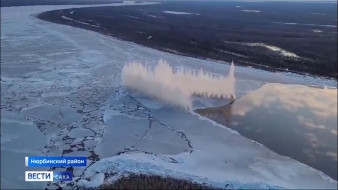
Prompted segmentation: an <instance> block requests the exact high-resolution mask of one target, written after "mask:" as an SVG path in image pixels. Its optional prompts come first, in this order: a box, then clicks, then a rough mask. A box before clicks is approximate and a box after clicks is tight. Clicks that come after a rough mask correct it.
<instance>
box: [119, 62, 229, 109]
mask: <svg viewBox="0 0 338 190" xmlns="http://www.w3.org/2000/svg"><path fill="white" fill-rule="evenodd" d="M234 71H235V67H234V64H233V63H232V64H231V67H230V71H229V74H228V75H227V76H220V75H215V74H211V73H208V72H204V71H203V70H202V69H201V70H199V71H197V70H189V69H183V68H181V69H176V70H174V69H173V68H172V67H171V66H170V65H169V64H168V63H166V62H165V61H163V60H160V61H159V62H158V64H157V65H156V66H155V67H154V68H151V67H149V66H147V65H144V64H141V63H137V62H132V63H128V64H126V65H125V66H124V68H123V69H122V83H123V85H125V86H126V87H128V88H131V89H135V90H138V91H141V92H143V93H144V94H146V95H148V96H153V97H156V98H157V99H159V100H162V101H165V102H168V103H170V104H172V105H175V106H181V107H183V108H185V109H191V107H192V99H191V96H193V95H198V96H205V97H211V98H235V77H234Z"/></svg>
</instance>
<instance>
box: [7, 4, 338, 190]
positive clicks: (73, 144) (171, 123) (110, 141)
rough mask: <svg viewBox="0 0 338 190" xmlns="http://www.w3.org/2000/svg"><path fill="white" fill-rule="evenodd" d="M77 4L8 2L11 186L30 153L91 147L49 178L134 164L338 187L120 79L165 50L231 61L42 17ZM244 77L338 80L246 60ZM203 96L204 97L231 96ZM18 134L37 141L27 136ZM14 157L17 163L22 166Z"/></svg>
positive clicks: (112, 174)
mask: <svg viewBox="0 0 338 190" xmlns="http://www.w3.org/2000/svg"><path fill="white" fill-rule="evenodd" d="M134 4H136V3H133V2H125V3H121V4H112V5H109V6H119V5H134ZM137 5H138V6H141V5H142V4H140V3H137ZM91 6H93V5H91ZM72 7H83V6H78V5H64V6H26V7H6V8H4V7H2V8H1V42H2V44H1V45H2V47H1V71H2V72H1V89H2V91H1V109H2V117H1V123H2V128H1V130H7V132H4V133H3V131H2V133H1V134H2V136H1V139H2V142H1V144H2V147H1V151H2V152H1V153H2V159H1V162H2V163H1V170H2V171H1V172H2V175H1V177H2V178H1V182H2V183H1V187H2V188H5V187H9V185H10V187H11V188H20V187H23V186H22V185H23V184H25V183H24V182H23V179H22V178H20V174H22V176H23V174H24V170H25V168H24V157H25V156H41V155H48V156H52V155H58V156H61V155H64V156H75V155H76V156H81V155H82V156H87V157H88V163H90V164H89V165H88V166H87V168H77V169H74V175H75V176H74V179H75V181H74V184H72V183H66V182H59V183H49V184H47V186H48V187H50V188H54V187H59V186H65V187H71V186H72V185H75V186H87V187H88V186H92V187H97V186H98V185H101V184H102V183H104V182H110V181H112V180H116V179H118V178H119V177H120V176H121V175H123V174H125V173H128V172H136V173H146V174H158V175H170V176H172V177H178V178H185V179H191V180H193V181H199V182H206V183H210V184H212V185H215V186H217V187H225V185H227V184H230V185H231V186H233V187H238V188H273V187H284V188H336V186H337V182H336V181H334V180H332V179H331V178H329V177H327V176H326V175H325V174H323V173H322V172H319V171H317V170H315V169H313V168H310V167H308V166H306V165H304V164H301V163H299V162H297V161H295V160H293V159H290V158H287V157H284V156H280V155H277V154H276V153H274V152H272V151H270V150H268V149H267V148H265V147H264V146H262V145H260V144H258V143H256V142H253V141H251V140H249V139H247V138H244V137H242V136H240V135H239V134H238V133H236V132H234V131H232V130H230V129H228V128H226V127H224V126H221V125H219V124H215V123H214V122H212V121H210V120H208V119H205V118H203V117H200V116H199V115H197V114H194V113H193V112H187V111H185V110H183V109H180V108H177V107H172V106H170V105H168V104H166V103H165V102H161V101H159V100H156V99H153V98H149V97H145V96H143V95H142V94H140V93H137V92H133V91H128V90H126V89H125V88H124V87H123V86H122V85H121V84H122V81H121V71H122V68H123V66H124V65H125V64H126V63H130V62H133V61H137V62H141V63H148V65H149V66H154V65H155V64H156V63H157V62H158V60H160V59H163V60H166V61H167V62H168V63H169V64H170V65H171V66H172V67H174V68H178V69H179V68H182V67H183V68H189V69H197V70H198V69H200V68H202V69H203V70H205V71H208V72H211V73H215V74H221V75H224V74H226V73H228V71H229V68H230V65H228V64H224V63H219V62H215V61H208V60H200V59H196V58H190V57H185V56H179V55H174V54H170V53H165V52H160V51H157V50H154V49H150V48H147V47H143V46H140V45H136V44H134V43H130V42H125V41H120V40H117V39H115V38H112V37H108V36H104V35H102V34H98V33H95V32H92V31H87V30H83V29H79V28H73V27H70V26H64V25H59V24H54V23H48V22H45V21H42V20H39V19H37V18H36V17H34V15H36V14H37V13H40V12H44V11H48V10H55V9H64V8H72ZM235 63H236V60H235ZM235 77H236V89H235V93H236V96H237V97H240V96H242V95H244V94H246V93H248V92H250V91H252V90H254V89H257V88H259V87H260V86H262V85H263V84H265V83H268V82H275V83H290V84H303V85H319V86H330V87H335V88H336V87H337V82H336V81H335V80H329V79H324V78H314V77H312V76H301V75H297V74H294V73H278V72H277V73H272V72H269V71H263V70H258V69H254V68H250V67H240V66H237V67H236V71H235ZM196 101H198V102H199V103H198V107H203V106H210V105H211V104H212V105H214V104H220V103H225V100H224V101H218V102H216V103H215V102H212V101H208V99H199V98H196ZM9 124H10V125H9ZM4 126H5V127H4ZM14 138H19V139H21V140H24V141H25V142H29V143H24V144H19V142H20V141H13V139H14ZM18 150H24V151H23V152H20V151H18ZM6 151H7V152H11V153H7V152H6ZM98 158H99V159H100V161H97V160H98ZM21 160H22V163H21ZM8 163H11V164H8ZM12 163H18V164H17V167H15V169H13V166H12ZM21 164H22V165H21ZM9 166H10V168H8V167H9ZM39 169H40V170H41V168H39ZM49 169H51V168H49ZM64 169H65V168H64ZM9 171H11V173H9ZM96 172H100V173H99V174H97V173H96ZM19 173H20V174H19ZM4 174H8V175H4ZM104 174H107V175H104ZM6 176H13V177H8V178H6ZM15 176H16V177H18V178H15ZM87 179H91V180H90V181H89V180H87ZM30 185H38V188H40V187H44V186H45V185H46V184H45V183H36V184H33V183H31V184H30ZM32 188H34V187H32Z"/></svg>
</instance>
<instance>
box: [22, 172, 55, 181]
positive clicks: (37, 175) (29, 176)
mask: <svg viewBox="0 0 338 190" xmlns="http://www.w3.org/2000/svg"><path fill="white" fill-rule="evenodd" d="M25 181H53V172H49V171H26V172H25Z"/></svg>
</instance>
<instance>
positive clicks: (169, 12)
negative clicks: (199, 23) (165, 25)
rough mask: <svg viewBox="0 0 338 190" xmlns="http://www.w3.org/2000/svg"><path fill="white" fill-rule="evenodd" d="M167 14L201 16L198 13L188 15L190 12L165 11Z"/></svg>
mask: <svg viewBox="0 0 338 190" xmlns="http://www.w3.org/2000/svg"><path fill="white" fill-rule="evenodd" d="M163 12H164V13H166V14H173V15H199V14H197V13H188V12H179V11H163Z"/></svg>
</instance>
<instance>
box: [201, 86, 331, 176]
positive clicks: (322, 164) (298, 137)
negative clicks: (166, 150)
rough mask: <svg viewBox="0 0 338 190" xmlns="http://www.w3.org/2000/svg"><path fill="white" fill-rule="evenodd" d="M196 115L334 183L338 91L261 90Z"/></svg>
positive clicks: (265, 88) (285, 88) (319, 89)
mask: <svg viewBox="0 0 338 190" xmlns="http://www.w3.org/2000/svg"><path fill="white" fill-rule="evenodd" d="M196 112H197V113H199V114H201V115H204V116H206V117H208V118H210V119H212V120H214V121H216V122H218V123H222V124H224V125H226V126H228V127H230V128H232V129H234V130H236V131H238V132H239V133H240V134H242V135H243V136H246V137H248V138H250V139H253V140H255V141H257V142H259V143H262V144H264V145H265V146H266V147H268V148H270V149H271V150H273V151H275V152H277V153H279V154H281V155H285V156H289V157H291V158H294V159H296V160H298V161H300V162H303V163H305V164H307V165H310V166H312V167H314V168H316V169H318V170H321V171H323V172H324V173H326V174H327V175H329V176H331V177H332V178H334V179H336V180H337V89H321V88H313V87H308V86H301V85H285V84H266V85H264V86H263V87H262V88H260V89H258V90H256V91H254V92H251V93H249V94H248V95H245V96H243V97H242V98H240V99H238V100H236V101H235V102H233V103H231V104H229V105H226V106H221V107H217V108H207V109H200V110H196Z"/></svg>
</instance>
